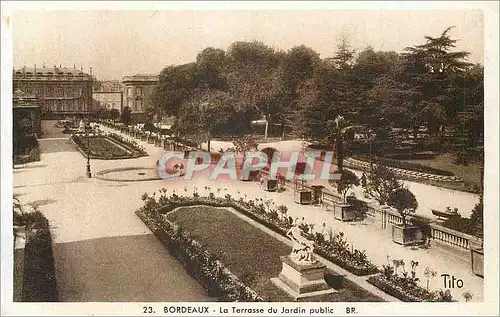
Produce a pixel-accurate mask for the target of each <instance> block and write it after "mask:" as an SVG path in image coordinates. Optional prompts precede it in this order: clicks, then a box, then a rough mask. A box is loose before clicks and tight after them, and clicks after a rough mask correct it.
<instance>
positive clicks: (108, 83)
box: [94, 80, 122, 92]
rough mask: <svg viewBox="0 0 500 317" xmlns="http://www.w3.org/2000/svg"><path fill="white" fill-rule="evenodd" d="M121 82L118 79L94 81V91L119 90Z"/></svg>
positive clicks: (120, 89)
mask: <svg viewBox="0 0 500 317" xmlns="http://www.w3.org/2000/svg"><path fill="white" fill-rule="evenodd" d="M121 91H122V84H121V83H120V82H119V81H118V80H102V81H98V82H94V92H121Z"/></svg>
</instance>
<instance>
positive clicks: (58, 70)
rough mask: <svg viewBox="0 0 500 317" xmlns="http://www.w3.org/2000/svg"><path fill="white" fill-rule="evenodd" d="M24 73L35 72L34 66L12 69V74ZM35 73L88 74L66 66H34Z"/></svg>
mask: <svg viewBox="0 0 500 317" xmlns="http://www.w3.org/2000/svg"><path fill="white" fill-rule="evenodd" d="M19 73H21V74H23V73H24V74H25V73H32V74H34V73H35V68H34V67H23V68H18V69H14V74H17V75H18V74H19ZM36 73H37V74H42V75H50V74H60V73H63V74H65V75H69V74H71V75H87V76H90V75H89V74H87V73H84V72H82V71H81V70H80V69H77V68H67V67H45V68H44V67H37V68H36Z"/></svg>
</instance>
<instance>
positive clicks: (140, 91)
mask: <svg viewBox="0 0 500 317" xmlns="http://www.w3.org/2000/svg"><path fill="white" fill-rule="evenodd" d="M136 95H137V96H142V87H137V88H136Z"/></svg>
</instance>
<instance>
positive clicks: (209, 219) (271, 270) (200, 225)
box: [168, 207, 383, 302]
mask: <svg viewBox="0 0 500 317" xmlns="http://www.w3.org/2000/svg"><path fill="white" fill-rule="evenodd" d="M168 219H169V220H171V221H173V222H175V223H177V224H179V225H181V226H182V227H183V228H184V229H185V230H186V231H187V232H188V233H189V234H190V235H191V236H192V237H193V238H194V239H195V240H197V241H198V242H200V243H201V244H203V245H204V246H205V247H206V248H207V249H208V250H209V251H210V252H212V253H214V254H218V255H219V257H220V260H221V261H222V263H224V265H225V266H227V267H228V268H229V269H230V270H231V271H232V272H233V273H235V274H236V275H237V276H238V277H239V278H240V279H241V280H242V281H243V282H245V283H246V284H247V285H249V286H250V287H251V288H252V289H254V290H255V291H256V292H257V293H259V294H260V295H262V296H263V297H265V298H268V299H269V300H270V301H280V302H283V301H292V299H291V297H289V296H288V295H287V294H286V293H284V292H283V291H281V290H280V289H278V288H277V287H276V286H274V284H273V283H272V282H271V280H270V279H271V278H273V277H278V275H279V273H280V271H281V260H280V259H279V257H280V256H281V255H287V254H289V253H290V251H291V247H289V246H288V245H286V244H284V243H282V242H280V241H278V240H276V239H275V238H273V237H272V236H271V235H269V234H267V233H265V232H264V231H262V230H260V229H258V228H256V227H254V226H253V225H251V224H249V223H248V222H246V221H244V220H242V219H240V218H239V217H237V216H236V215H234V214H232V213H231V212H230V211H229V210H226V209H220V208H213V207H192V208H180V209H177V210H176V211H175V212H172V213H170V214H169V215H168ZM335 275H338V274H336V273H335V272H333V271H328V272H326V274H325V276H326V277H327V281H328V280H330V277H332V276H335ZM338 291H339V292H338V293H334V294H329V295H324V296H318V297H311V298H306V299H303V300H302V301H331V302H351V301H352V302H357V301H383V300H382V299H381V298H379V297H377V296H375V295H373V294H371V293H369V292H368V291H366V290H364V289H362V288H360V287H358V286H357V285H356V284H354V283H353V282H350V281H348V280H345V279H344V284H343V287H341V288H340V289H338Z"/></svg>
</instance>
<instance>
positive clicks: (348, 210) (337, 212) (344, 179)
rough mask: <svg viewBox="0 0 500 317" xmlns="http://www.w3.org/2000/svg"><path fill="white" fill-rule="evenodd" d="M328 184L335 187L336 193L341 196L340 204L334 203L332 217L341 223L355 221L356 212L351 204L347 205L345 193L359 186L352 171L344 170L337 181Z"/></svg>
mask: <svg viewBox="0 0 500 317" xmlns="http://www.w3.org/2000/svg"><path fill="white" fill-rule="evenodd" d="M330 184H332V185H336V186H337V191H338V192H339V194H341V195H342V198H343V199H342V202H340V203H335V204H334V208H333V216H334V217H335V219H338V220H341V221H352V220H355V219H356V212H355V210H354V206H353V205H352V204H349V203H347V200H346V195H347V192H348V191H349V190H350V189H351V188H352V187H353V186H359V179H358V177H357V176H356V174H354V173H353V172H352V171H350V170H347V169H344V170H343V171H342V176H341V177H340V180H339V181H330Z"/></svg>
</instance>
